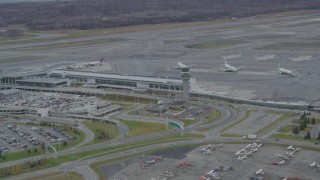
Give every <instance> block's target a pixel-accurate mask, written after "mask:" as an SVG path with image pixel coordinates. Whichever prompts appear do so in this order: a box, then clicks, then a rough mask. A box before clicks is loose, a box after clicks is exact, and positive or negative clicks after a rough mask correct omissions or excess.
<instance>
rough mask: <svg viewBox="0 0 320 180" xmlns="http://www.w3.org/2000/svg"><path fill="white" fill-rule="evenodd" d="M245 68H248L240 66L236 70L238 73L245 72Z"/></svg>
mask: <svg viewBox="0 0 320 180" xmlns="http://www.w3.org/2000/svg"><path fill="white" fill-rule="evenodd" d="M245 67H246V66H240V67H237V68H236V69H237V71H243V70H244V68H245Z"/></svg>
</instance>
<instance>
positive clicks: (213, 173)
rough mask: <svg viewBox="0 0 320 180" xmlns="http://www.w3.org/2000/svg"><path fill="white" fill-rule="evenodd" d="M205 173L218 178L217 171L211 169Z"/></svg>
mask: <svg viewBox="0 0 320 180" xmlns="http://www.w3.org/2000/svg"><path fill="white" fill-rule="evenodd" d="M207 175H209V176H211V177H212V178H214V179H220V178H219V173H218V172H214V170H211V171H210V172H208V173H207Z"/></svg>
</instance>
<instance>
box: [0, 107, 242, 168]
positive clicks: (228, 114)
mask: <svg viewBox="0 0 320 180" xmlns="http://www.w3.org/2000/svg"><path fill="white" fill-rule="evenodd" d="M221 110H222V114H223V115H222V117H221V118H220V119H218V120H216V121H214V122H213V123H208V124H202V125H200V126H195V127H188V128H185V129H184V132H191V131H195V130H200V129H203V128H214V127H219V126H221V125H223V124H226V123H228V122H230V121H232V120H234V119H235V117H236V111H235V110H234V109H232V108H229V107H221ZM176 134H180V130H170V131H165V132H157V133H153V134H147V135H142V136H138V137H132V138H127V139H123V140H121V141H119V139H113V140H111V141H107V142H104V143H99V144H94V145H90V146H85V147H79V148H76V149H67V150H64V151H60V152H58V153H57V155H58V156H64V155H71V154H75V153H80V152H85V151H91V150H96V149H101V148H108V147H114V146H118V145H123V144H132V143H137V142H141V141H148V140H153V139H157V138H161V137H164V136H170V135H176ZM44 157H46V158H52V157H54V154H44V155H40V156H35V157H30V158H24V159H20V160H15V161H10V162H6V163H1V164H0V168H3V167H8V166H12V165H16V164H21V163H24V162H25V161H36V160H38V159H42V158H44Z"/></svg>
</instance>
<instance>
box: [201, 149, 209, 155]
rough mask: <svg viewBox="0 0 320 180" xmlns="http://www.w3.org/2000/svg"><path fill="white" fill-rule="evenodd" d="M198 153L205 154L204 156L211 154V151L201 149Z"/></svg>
mask: <svg viewBox="0 0 320 180" xmlns="http://www.w3.org/2000/svg"><path fill="white" fill-rule="evenodd" d="M200 152H202V154H205V155H208V154H211V150H210V149H208V148H202V149H201V150H200Z"/></svg>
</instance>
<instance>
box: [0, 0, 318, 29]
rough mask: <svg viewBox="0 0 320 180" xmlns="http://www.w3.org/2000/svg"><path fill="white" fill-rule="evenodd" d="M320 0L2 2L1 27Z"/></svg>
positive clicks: (205, 16) (225, 14)
mask: <svg viewBox="0 0 320 180" xmlns="http://www.w3.org/2000/svg"><path fill="white" fill-rule="evenodd" d="M319 8H320V1H318V0H79V1H69V2H64V1H63V2H58V1H54V2H36V3H10V4H0V27H3V26H8V25H12V24H25V25H26V26H27V27H29V28H30V29H35V30H51V29H70V28H76V29H91V28H109V27H119V26H129V25H137V24H156V23H166V22H192V21H204V20H214V19H222V18H231V17H237V18H239V17H247V16H253V15H257V14H265V13H274V12H282V11H289V10H311V9H319Z"/></svg>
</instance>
